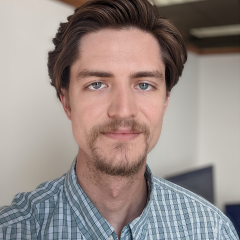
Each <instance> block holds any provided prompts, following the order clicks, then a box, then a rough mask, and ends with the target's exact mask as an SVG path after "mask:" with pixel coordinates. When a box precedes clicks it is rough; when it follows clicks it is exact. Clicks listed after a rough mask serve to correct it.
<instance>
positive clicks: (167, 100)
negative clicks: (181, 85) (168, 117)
mask: <svg viewBox="0 0 240 240" xmlns="http://www.w3.org/2000/svg"><path fill="white" fill-rule="evenodd" d="M169 98H170V92H167V95H166V99H165V103H164V108H163V114H165V113H166V111H167V107H168V102H169Z"/></svg>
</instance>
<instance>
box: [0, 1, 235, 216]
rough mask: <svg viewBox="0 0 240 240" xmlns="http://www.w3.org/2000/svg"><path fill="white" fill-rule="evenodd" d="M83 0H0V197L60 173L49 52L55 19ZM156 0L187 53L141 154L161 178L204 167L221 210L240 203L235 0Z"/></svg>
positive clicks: (63, 129)
mask: <svg viewBox="0 0 240 240" xmlns="http://www.w3.org/2000/svg"><path fill="white" fill-rule="evenodd" d="M83 3H84V1H81V0H62V1H60V0H59V1H58V0H55V1H54V0H41V1H39V0H1V1H0V22H1V26H0V68H1V71H0V74H1V75H0V76H1V78H0V91H1V94H0V206H3V205H8V204H10V203H11V201H12V199H13V197H14V195H15V194H17V193H18V192H26V191H31V190H33V189H35V188H36V187H37V186H38V185H39V184H40V183H42V182H44V181H48V180H51V179H54V178H57V177H60V176H61V175H62V174H64V173H65V172H67V171H68V169H69V168H70V165H71V163H72V161H73V159H74V157H75V155H76V154H77V145H76V143H75V141H74V138H73V136H72V130H71V124H70V122H69V121H68V119H67V118H66V116H65V114H64V111H63V109H62V106H61V103H60V102H59V101H58V99H57V97H56V93H55V90H54V88H53V87H51V86H50V83H49V82H50V81H49V77H48V73H47V53H48V51H49V50H51V49H52V48H53V44H52V42H51V41H52V38H53V37H54V36H55V33H56V31H57V29H58V26H59V23H60V22H65V21H66V19H67V16H69V15H71V14H72V13H73V10H74V8H75V7H76V6H79V5H81V4H83ZM155 3H156V4H157V5H158V6H159V11H160V12H161V13H162V15H163V16H165V17H166V18H169V19H171V20H172V22H173V23H174V24H175V25H176V26H177V27H178V29H179V30H180V31H181V33H182V34H183V36H184V39H185V42H186V45H187V48H188V61H187V63H186V66H185V69H184V73H183V76H182V77H181V78H180V81H179V83H178V84H177V85H176V86H175V87H174V88H173V90H172V92H171V97H170V103H169V107H168V110H167V113H166V115H165V118H164V123H163V130H162V134H161V137H160V140H159V142H158V144H157V145H156V147H155V148H154V149H153V150H152V152H151V153H150V154H149V157H148V164H149V165H150V167H151V169H152V171H153V174H154V175H155V176H157V177H163V178H165V177H166V178H168V177H174V176H178V175H179V174H180V175H181V174H182V173H186V172H188V173H189V172H192V171H195V170H196V171H198V169H202V168H207V167H210V169H212V170H211V174H212V175H211V176H212V180H209V186H211V185H212V186H213V188H212V191H213V195H214V204H215V205H216V206H217V207H218V208H220V209H221V210H222V211H225V205H226V204H239V203H240V12H239V9H240V1H239V0H201V1H193V0H192V1H190V0H188V1H185V2H182V1H181V2H180V0H172V1H170V0H168V1H167V0H164V1H163V0H162V1H161V0H158V1H157V0H156V1H155ZM208 169H209V168H208ZM205 185H208V181H207V182H206V183H205Z"/></svg>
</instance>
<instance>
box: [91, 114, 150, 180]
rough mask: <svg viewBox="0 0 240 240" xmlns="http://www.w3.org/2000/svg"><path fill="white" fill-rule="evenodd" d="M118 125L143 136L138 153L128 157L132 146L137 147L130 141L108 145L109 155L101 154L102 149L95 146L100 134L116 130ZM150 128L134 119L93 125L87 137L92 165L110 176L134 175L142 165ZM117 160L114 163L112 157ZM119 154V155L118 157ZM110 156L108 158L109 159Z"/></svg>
mask: <svg viewBox="0 0 240 240" xmlns="http://www.w3.org/2000/svg"><path fill="white" fill-rule="evenodd" d="M120 127H127V128H129V129H130V130H131V132H132V133H141V134H143V136H144V147H143V149H139V154H136V156H134V157H132V158H134V159H129V155H130V154H129V152H130V151H132V150H133V149H131V147H132V148H134V147H135V148H138V146H134V145H132V144H130V143H123V142H120V143H116V144H112V145H111V146H108V147H110V152H111V155H110V157H109V156H108V157H107V156H104V155H103V154H102V149H100V148H99V147H98V146H97V139H98V137H99V136H100V135H101V134H105V133H113V132H116V131H117V130H118V129H119V128H120ZM149 137H150V130H149V128H148V127H147V126H146V124H144V123H138V122H137V121H136V120H134V119H114V120H111V121H110V122H107V123H104V124H101V125H98V126H95V127H94V128H93V129H92V130H91V132H90V133H89V137H88V146H89V148H90V150H91V152H92V156H93V165H94V167H95V169H96V170H98V171H100V172H102V173H105V174H107V175H111V176H121V177H131V176H133V175H136V174H137V173H138V172H139V171H140V169H142V167H143V166H144V164H145V162H146V158H147V153H148V149H149ZM116 156H118V158H119V159H118V162H117V163H116V164H114V158H116ZM119 156H120V157H119ZM109 158H110V159H109Z"/></svg>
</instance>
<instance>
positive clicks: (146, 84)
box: [138, 83, 152, 90]
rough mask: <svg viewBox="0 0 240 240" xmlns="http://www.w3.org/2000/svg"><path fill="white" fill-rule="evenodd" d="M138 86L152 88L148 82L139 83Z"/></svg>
mask: <svg viewBox="0 0 240 240" xmlns="http://www.w3.org/2000/svg"><path fill="white" fill-rule="evenodd" d="M138 86H139V88H140V89H141V90H150V89H151V88H152V86H151V85H150V84H148V83H139V84H138Z"/></svg>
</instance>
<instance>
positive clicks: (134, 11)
mask: <svg viewBox="0 0 240 240" xmlns="http://www.w3.org/2000/svg"><path fill="white" fill-rule="evenodd" d="M53 43H54V45H55V49H54V50H53V51H52V52H50V53H49V62H48V68H49V75H50V78H51V80H52V82H51V84H52V85H53V86H54V87H55V88H56V91H57V95H58V97H59V98H60V100H61V102H62V105H63V108H64V111H65V113H66V115H67V117H68V118H69V119H70V120H71V122H72V129H73V134H74V137H75V140H76V142H77V144H78V146H79V151H78V155H77V157H76V159H75V160H74V162H73V165H72V167H71V169H70V171H69V172H68V173H67V174H65V175H64V176H62V177H61V178H59V179H56V180H53V181H50V182H47V183H44V184H42V185H40V186H39V187H38V188H37V189H36V190H35V191H33V192H30V193H21V194H18V195H17V196H16V197H15V199H14V201H13V203H12V205H11V206H9V207H5V208H2V209H1V215H0V239H11V240H12V239H115V240H116V239H139V240H140V239H237V235H236V232H235V230H234V228H233V226H232V224H231V222H230V221H229V220H228V219H227V217H226V216H224V215H223V214H222V213H221V212H220V211H219V210H218V209H216V208H215V207H214V206H212V205H211V204H210V203H208V202H207V201H206V200H204V199H202V198H201V197H199V196H197V195H195V194H193V193H191V192H189V191H187V190H185V189H183V188H180V187H178V186H176V185H174V184H172V183H169V182H167V181H165V180H163V179H157V178H155V177H153V176H152V175H151V171H150V169H149V168H148V166H146V159H147V154H148V153H149V152H150V151H151V149H152V148H153V147H154V146H155V144H156V143H157V141H158V138H159V136H160V132H161V126H162V120H163V116H164V114H165V111H166V109H167V105H168V101H169V96H170V91H171V89H172V87H173V86H174V85H175V84H176V83H177V81H178V78H179V76H180V75H181V73H182V70H183V65H184V63H185V62H186V59H187V54H186V50H185V47H184V43H183V40H182V37H181V35H180V34H179V32H178V31H177V30H176V29H175V27H174V26H173V25H172V24H171V23H170V22H169V21H167V20H166V19H163V18H161V17H160V16H159V14H158V11H157V10H156V8H154V7H153V6H152V5H151V4H150V3H149V2H148V1H147V0H114V1H113V0H92V1H88V2H87V3H86V4H85V5H83V6H82V7H80V8H79V9H77V10H76V11H75V13H74V14H73V15H72V16H70V17H69V18H68V22H67V23H62V24H61V25H60V28H59V30H58V33H57V35H56V37H55V38H54V40H53Z"/></svg>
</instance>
